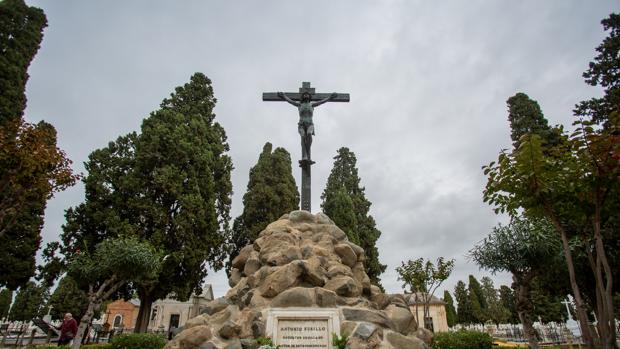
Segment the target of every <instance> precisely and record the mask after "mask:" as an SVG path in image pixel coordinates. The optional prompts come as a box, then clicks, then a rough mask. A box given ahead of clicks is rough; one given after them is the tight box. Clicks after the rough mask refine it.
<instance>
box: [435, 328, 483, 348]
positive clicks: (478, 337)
mask: <svg viewBox="0 0 620 349" xmlns="http://www.w3.org/2000/svg"><path fill="white" fill-rule="evenodd" d="M492 347H493V338H491V336H489V335H488V334H486V333H482V332H476V331H465V330H460V331H457V332H438V333H435V336H434V337H433V349H491V348H492Z"/></svg>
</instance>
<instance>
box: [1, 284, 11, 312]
mask: <svg viewBox="0 0 620 349" xmlns="http://www.w3.org/2000/svg"><path fill="white" fill-rule="evenodd" d="M12 302H13V291H11V290H9V289H8V288H4V289H2V291H0V319H6V318H7V317H8V316H9V309H10V308H11V303H12Z"/></svg>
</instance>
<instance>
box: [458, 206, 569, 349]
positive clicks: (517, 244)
mask: <svg viewBox="0 0 620 349" xmlns="http://www.w3.org/2000/svg"><path fill="white" fill-rule="evenodd" d="M554 233H555V232H554V228H553V226H552V225H551V224H550V223H549V222H548V221H546V220H544V219H539V220H534V219H523V218H518V217H515V218H513V219H512V222H510V224H509V225H501V224H500V225H499V226H497V227H495V228H493V232H491V234H489V235H488V236H487V237H486V238H484V240H483V241H482V242H480V243H479V244H478V245H476V246H475V247H474V248H473V249H472V250H470V251H469V256H470V257H471V258H472V259H473V260H474V262H476V264H478V266H480V267H481V268H483V269H486V270H489V271H490V272H492V273H496V272H499V271H508V272H510V273H511V274H512V279H513V284H512V288H513V289H514V290H515V293H516V307H517V312H518V314H519V318H520V320H521V323H522V324H523V332H524V333H525V336H526V338H527V339H528V342H529V344H530V346H531V347H532V348H535V349H536V348H538V339H537V338H536V330H534V328H533V326H532V325H533V322H534V320H533V316H534V305H533V303H532V295H531V287H532V280H533V279H534V277H536V276H537V275H540V274H541V273H542V272H543V270H545V269H546V268H547V266H548V264H549V263H548V262H549V261H552V260H553V259H554V258H557V256H558V255H559V250H560V246H559V241H558V240H557V238H555V235H554Z"/></svg>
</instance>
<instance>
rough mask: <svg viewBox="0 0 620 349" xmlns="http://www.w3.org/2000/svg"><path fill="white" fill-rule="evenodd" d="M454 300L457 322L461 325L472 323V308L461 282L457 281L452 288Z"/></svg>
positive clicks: (463, 284) (465, 288) (465, 287)
mask: <svg viewBox="0 0 620 349" xmlns="http://www.w3.org/2000/svg"><path fill="white" fill-rule="evenodd" d="M454 298H455V299H456V302H457V308H456V309H457V311H456V315H457V322H458V323H459V324H461V325H468V324H471V323H473V322H474V316H473V314H472V307H471V302H470V299H469V294H468V292H467V286H466V285H465V283H464V282H463V281H461V280H459V281H458V282H457V283H456V286H455V287H454Z"/></svg>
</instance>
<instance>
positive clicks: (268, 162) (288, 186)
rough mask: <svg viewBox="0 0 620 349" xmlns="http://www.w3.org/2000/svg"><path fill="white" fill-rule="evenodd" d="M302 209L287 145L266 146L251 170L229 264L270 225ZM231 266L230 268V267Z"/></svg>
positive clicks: (268, 144) (235, 224)
mask: <svg viewBox="0 0 620 349" xmlns="http://www.w3.org/2000/svg"><path fill="white" fill-rule="evenodd" d="M298 208H299V191H298V189H297V185H296V184H295V178H294V177H293V173H292V168H291V155H290V154H289V153H288V152H287V151H286V150H285V149H284V148H276V149H275V150H273V146H272V145H271V143H266V144H265V145H264V146H263V151H262V153H261V154H260V156H259V158H258V162H257V163H256V165H254V167H252V168H251V169H250V179H249V181H248V186H247V191H246V193H245V195H243V213H242V214H241V215H240V216H239V217H237V218H236V219H235V221H234V223H233V234H232V239H231V240H232V246H231V252H230V257H229V261H228V264H229V266H230V263H231V262H232V260H233V259H234V258H235V257H236V256H237V255H238V254H239V251H240V250H241V249H242V248H243V247H245V246H246V245H248V244H250V243H252V242H254V240H255V239H256V238H257V237H258V234H259V233H260V232H261V231H262V230H263V229H265V227H267V225H268V224H269V223H271V222H273V221H275V220H277V219H278V218H279V217H280V216H282V215H283V214H285V213H288V212H291V211H293V210H296V209H298ZM227 269H229V268H227Z"/></svg>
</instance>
